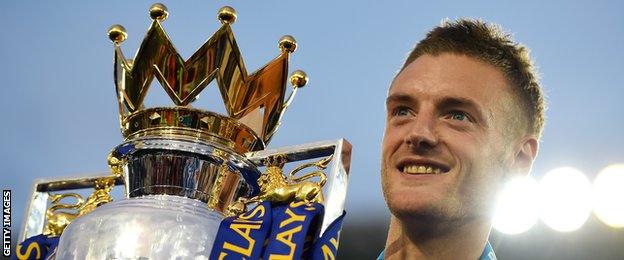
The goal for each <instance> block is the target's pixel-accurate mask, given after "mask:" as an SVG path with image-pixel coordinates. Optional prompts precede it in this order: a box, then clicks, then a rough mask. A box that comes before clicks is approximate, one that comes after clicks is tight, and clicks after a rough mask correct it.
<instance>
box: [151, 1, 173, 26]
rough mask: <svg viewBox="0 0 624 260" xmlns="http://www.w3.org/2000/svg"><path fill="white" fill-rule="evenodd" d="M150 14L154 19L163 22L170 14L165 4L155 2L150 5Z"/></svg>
mask: <svg viewBox="0 0 624 260" xmlns="http://www.w3.org/2000/svg"><path fill="white" fill-rule="evenodd" d="M149 15H150V17H151V18H152V19H154V20H158V21H160V22H162V21H164V20H165V19H167V17H168V16H169V11H167V7H166V6H165V5H164V4H161V3H155V4H153V5H152V6H150V9H149Z"/></svg>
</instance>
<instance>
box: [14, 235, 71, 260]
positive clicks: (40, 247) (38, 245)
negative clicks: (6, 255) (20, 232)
mask: <svg viewBox="0 0 624 260" xmlns="http://www.w3.org/2000/svg"><path fill="white" fill-rule="evenodd" d="M58 242H59V237H48V236H46V235H36V236H33V237H30V238H28V239H26V240H24V242H22V243H20V244H19V245H17V248H16V249H15V254H13V255H12V256H11V259H14V260H23V259H46V258H47V257H48V256H49V255H50V254H51V253H52V252H54V249H56V246H57V245H58Z"/></svg>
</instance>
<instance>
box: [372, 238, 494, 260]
mask: <svg viewBox="0 0 624 260" xmlns="http://www.w3.org/2000/svg"><path fill="white" fill-rule="evenodd" d="M384 251H385V250H382V251H381V254H379V256H378V257H377V260H383V259H384ZM479 260H496V254H494V249H492V245H490V241H488V242H487V243H485V248H483V253H481V256H480V257H479Z"/></svg>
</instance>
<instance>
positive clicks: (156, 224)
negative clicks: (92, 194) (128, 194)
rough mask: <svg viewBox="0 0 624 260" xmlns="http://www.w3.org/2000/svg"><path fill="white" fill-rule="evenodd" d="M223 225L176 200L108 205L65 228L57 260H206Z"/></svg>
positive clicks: (201, 206) (193, 203)
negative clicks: (220, 225)
mask: <svg viewBox="0 0 624 260" xmlns="http://www.w3.org/2000/svg"><path fill="white" fill-rule="evenodd" d="M221 219H222V215H221V214H219V213H218V212H216V211H213V210H211V209H209V208H208V207H206V204H205V203H202V202H200V201H198V200H193V199H189V198H185V197H179V196H169V195H150V196H144V197H140V198H129V199H124V200H121V201H116V202H111V203H108V204H105V205H103V206H100V207H99V208H97V209H96V210H94V211H93V212H91V213H89V214H87V215H84V216H82V217H80V218H77V219H76V220H74V221H73V222H72V223H71V224H69V226H67V228H66V229H65V231H64V232H63V235H62V236H61V239H60V242H59V245H58V249H57V255H56V259H208V257H209V256H210V251H211V250H212V245H213V244H214V240H215V236H216V233H217V231H218V228H219V223H220V222H221Z"/></svg>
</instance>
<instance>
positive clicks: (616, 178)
mask: <svg viewBox="0 0 624 260" xmlns="http://www.w3.org/2000/svg"><path fill="white" fill-rule="evenodd" d="M623 185H624V164H614V165H611V166H609V167H607V168H605V169H603V170H602V171H601V172H600V173H598V176H597V177H596V179H595V180H594V213H595V214H596V216H597V217H598V218H599V219H600V220H602V222H604V223H605V224H607V225H609V226H611V227H614V228H621V227H624V188H623V187H622V186H623Z"/></svg>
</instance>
